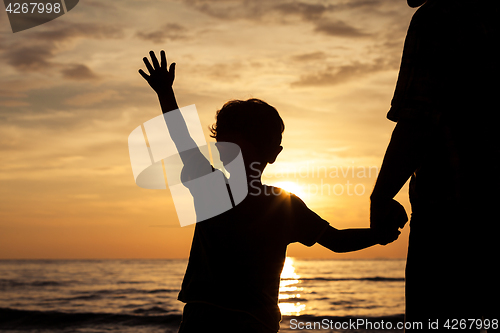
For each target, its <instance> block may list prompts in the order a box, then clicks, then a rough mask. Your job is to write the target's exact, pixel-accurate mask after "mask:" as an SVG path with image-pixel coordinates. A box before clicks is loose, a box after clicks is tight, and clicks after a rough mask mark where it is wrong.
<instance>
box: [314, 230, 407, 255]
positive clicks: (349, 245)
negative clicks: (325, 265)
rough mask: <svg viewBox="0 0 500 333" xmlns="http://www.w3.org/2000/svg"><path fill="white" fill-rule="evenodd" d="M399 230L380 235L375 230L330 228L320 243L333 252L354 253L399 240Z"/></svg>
mask: <svg viewBox="0 0 500 333" xmlns="http://www.w3.org/2000/svg"><path fill="white" fill-rule="evenodd" d="M399 234H400V231H399V230H397V229H396V230H394V231H391V232H384V233H380V232H378V231H377V230H374V229H368V228H366V229H344V230H337V229H335V228H333V227H331V226H330V227H328V228H327V229H326V230H325V232H324V233H323V234H322V235H321V237H320V238H319V240H318V243H319V244H321V245H323V246H324V247H326V248H327V249H329V250H332V251H333V252H352V251H358V250H362V249H365V248H367V247H370V246H373V245H376V244H381V245H386V244H388V243H391V242H393V241H395V240H396V239H398V236H399Z"/></svg>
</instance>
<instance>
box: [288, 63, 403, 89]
mask: <svg viewBox="0 0 500 333" xmlns="http://www.w3.org/2000/svg"><path fill="white" fill-rule="evenodd" d="M390 69H394V64H392V63H391V62H388V61H385V60H384V59H376V60H375V61H374V62H373V63H360V62H353V63H351V64H347V65H343V66H338V67H334V66H328V67H327V68H326V70H324V71H322V72H317V73H314V74H306V75H302V76H301V77H300V78H299V80H298V81H295V82H292V83H291V86H292V87H308V86H309V87H317V86H331V85H336V84H340V83H344V82H347V81H349V80H351V79H355V78H360V77H362V76H366V75H369V74H373V73H376V72H380V71H384V70H390Z"/></svg>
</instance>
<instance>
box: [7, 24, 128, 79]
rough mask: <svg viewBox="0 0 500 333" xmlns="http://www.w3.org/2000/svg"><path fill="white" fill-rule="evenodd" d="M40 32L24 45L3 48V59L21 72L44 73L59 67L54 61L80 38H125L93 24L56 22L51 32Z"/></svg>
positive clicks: (114, 30) (13, 44)
mask: <svg viewBox="0 0 500 333" xmlns="http://www.w3.org/2000/svg"><path fill="white" fill-rule="evenodd" d="M38 30H41V31H38ZM38 30H37V31H34V32H33V33H32V34H30V35H28V36H29V37H26V38H23V39H22V40H21V41H19V40H18V39H14V40H15V42H12V43H10V44H9V43H5V44H3V45H2V46H0V51H1V54H0V57H1V58H3V59H5V60H6V62H7V64H9V65H11V66H12V67H14V68H15V69H17V70H18V71H21V72H40V71H44V70H47V69H52V68H53V67H54V66H56V65H57V64H55V63H53V62H52V60H53V58H54V57H55V56H56V55H57V54H58V53H59V52H60V51H62V50H65V48H66V49H67V45H68V44H71V43H72V42H74V41H75V40H77V39H79V38H90V39H113V38H121V37H122V36H123V32H122V30H121V29H119V28H116V27H112V26H107V25H101V24H90V23H73V22H72V23H71V24H65V23H64V22H62V23H61V22H57V21H55V22H53V24H51V25H50V28H49V29H46V30H43V29H38ZM74 69H75V70H79V71H80V74H82V71H84V69H82V68H80V69H76V68H74Z"/></svg>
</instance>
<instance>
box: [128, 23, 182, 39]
mask: <svg viewBox="0 0 500 333" xmlns="http://www.w3.org/2000/svg"><path fill="white" fill-rule="evenodd" d="M186 31H187V29H186V28H185V27H184V26H182V25H180V24H177V23H167V24H165V25H164V26H163V27H162V28H160V29H158V30H155V31H151V32H147V33H146V32H142V31H141V32H138V33H136V36H137V37H139V38H141V39H145V40H149V41H151V42H153V43H156V44H159V43H163V42H164V41H165V40H178V39H186V38H187V35H186Z"/></svg>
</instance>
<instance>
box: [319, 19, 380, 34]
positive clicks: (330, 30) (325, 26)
mask: <svg viewBox="0 0 500 333" xmlns="http://www.w3.org/2000/svg"><path fill="white" fill-rule="evenodd" d="M314 31H316V32H321V33H324V34H327V35H329V36H338V37H350V38H357V37H366V36H370V34H368V33H364V32H362V31H361V30H359V29H357V28H355V27H353V26H351V25H348V24H346V23H345V22H343V21H340V20H323V21H320V22H318V23H316V27H315V28H314Z"/></svg>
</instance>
